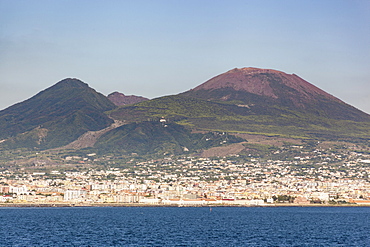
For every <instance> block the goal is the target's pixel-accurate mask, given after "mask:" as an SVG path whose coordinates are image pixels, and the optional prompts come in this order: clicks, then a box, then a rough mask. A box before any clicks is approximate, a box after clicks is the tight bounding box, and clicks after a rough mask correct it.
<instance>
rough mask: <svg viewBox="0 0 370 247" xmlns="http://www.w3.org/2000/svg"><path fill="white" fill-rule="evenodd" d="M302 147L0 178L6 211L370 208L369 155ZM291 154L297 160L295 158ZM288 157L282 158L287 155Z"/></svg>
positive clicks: (90, 157)
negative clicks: (57, 208)
mask: <svg viewBox="0 0 370 247" xmlns="http://www.w3.org/2000/svg"><path fill="white" fill-rule="evenodd" d="M305 149H306V147H304V146H290V147H289V150H287V149H285V150H284V148H280V150H273V151H271V154H270V155H269V156H266V157H264V158H262V157H260V156H259V155H252V154H249V155H246V156H240V155H231V156H225V157H213V158H205V157H192V156H179V157H167V158H164V159H163V158H162V159H157V160H154V159H152V160H148V161H141V162H133V161H129V162H127V163H129V164H128V165H126V166H121V167H120V166H114V161H112V158H109V157H99V155H97V154H96V153H89V154H86V155H84V156H82V155H81V156H65V157H63V162H64V163H65V164H68V163H71V164H73V163H76V164H88V163H94V162H95V163H96V162H102V161H104V162H105V163H106V164H110V165H109V166H105V168H104V169H102V168H97V167H95V168H93V167H90V168H89V166H86V169H83V170H73V169H70V170H68V169H66V170H64V171H61V170H56V169H55V170H45V171H43V172H41V171H37V172H35V171H33V172H30V171H27V170H23V169H19V170H2V171H1V173H0V193H1V196H0V200H1V203H2V204H3V205H5V206H6V205H21V204H32V205H41V204H44V205H67V206H68V205H72V206H78V205H82V206H83V205H99V204H100V205H103V204H109V205H114V204H117V205H122V206H124V205H153V206H155V205H169V206H211V205H214V206H217V205H220V206H221V205H226V206H227V205H235V206H269V205H270V206H272V205H363V206H364V205H369V206H370V179H369V177H370V155H369V154H368V153H366V152H365V153H360V152H356V151H351V150H346V151H345V152H344V151H343V149H340V151H338V150H334V149H331V148H329V149H318V148H314V149H312V150H310V151H309V152H308V151H306V150H305ZM293 151H294V152H293ZM282 154H284V155H282Z"/></svg>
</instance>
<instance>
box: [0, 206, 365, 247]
mask: <svg viewBox="0 0 370 247" xmlns="http://www.w3.org/2000/svg"><path fill="white" fill-rule="evenodd" d="M0 228H1V230H0V246H224V247H225V246H370V207H213V208H211V207H210V208H208V207H69V208H64V207H61V208H36V207H35V208H32V207H30V208H10V207H9V208H0Z"/></svg>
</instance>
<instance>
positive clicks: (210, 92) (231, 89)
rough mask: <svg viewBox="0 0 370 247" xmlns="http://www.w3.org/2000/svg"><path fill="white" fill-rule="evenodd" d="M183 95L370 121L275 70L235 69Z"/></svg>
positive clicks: (329, 96)
mask: <svg viewBox="0 0 370 247" xmlns="http://www.w3.org/2000/svg"><path fill="white" fill-rule="evenodd" d="M181 95H183V96H190V97H195V98H201V99H207V100H216V101H220V100H221V101H237V102H240V103H243V104H245V105H247V106H249V107H251V106H257V107H258V109H256V110H258V111H263V110H265V109H269V108H270V109H271V107H274V108H276V109H277V108H279V109H281V108H282V107H283V108H284V109H289V110H294V111H296V110H299V111H304V112H310V113H314V114H315V115H320V116H326V117H330V118H334V119H346V120H355V121H370V116H369V115H368V114H366V113H364V112H362V111H360V110H358V109H356V108H354V107H352V106H350V105H348V104H346V103H344V102H343V101H341V100H340V99H338V98H336V97H334V96H333V95H331V94H328V93H326V92H325V91H323V90H321V89H319V88H318V87H316V86H314V85H312V84H311V83H309V82H307V81H305V80H303V79H302V78H300V77H298V76H297V75H294V74H292V75H290V74H286V73H284V72H281V71H276V70H272V69H258V68H242V69H233V70H230V71H228V72H226V73H223V74H220V75H218V76H216V77H213V78H212V79H210V80H208V81H206V82H205V83H203V84H201V85H199V86H198V87H196V88H194V89H191V90H189V91H187V92H185V93H183V94H181ZM240 103H239V104H240Z"/></svg>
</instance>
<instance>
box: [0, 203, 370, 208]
mask: <svg viewBox="0 0 370 247" xmlns="http://www.w3.org/2000/svg"><path fill="white" fill-rule="evenodd" d="M66 207H70V208H72V207H81V208H84V207H86V208H87V207H191V208H217V207H243V208H244V207H245V208H255V207H259V208H261V207H266V208H268V207H370V205H364V204H339V205H338V204H284V203H276V204H264V205H232V204H215V205H177V204H142V203H0V208H66Z"/></svg>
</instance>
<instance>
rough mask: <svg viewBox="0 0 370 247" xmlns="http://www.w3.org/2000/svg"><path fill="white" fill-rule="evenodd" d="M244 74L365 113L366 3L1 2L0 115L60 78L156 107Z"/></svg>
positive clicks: (368, 90) (369, 67)
mask: <svg viewBox="0 0 370 247" xmlns="http://www.w3.org/2000/svg"><path fill="white" fill-rule="evenodd" d="M242 67H258V68H271V69H277V70H281V71H284V72H286V73H289V74H292V73H295V74H297V75H298V76H300V77H302V78H303V79H305V80H307V81H309V82H311V83H313V84H314V85H316V86H318V87H320V88H321V89H323V90H325V91H327V92H328V93H331V94H333V95H334V96H336V97H338V98H340V99H342V100H344V101H345V102H347V103H349V104H351V105H354V106H355V107H357V108H359V109H361V110H363V111H365V112H367V113H370V1H368V0H362V1H361V0H346V1H341V0H308V1H304V0H292V1H288V0H287V1H285V0H281V1H279V0H272V1H264V0H255V1H248V0H243V1H233V0H224V1H217V0H210V1H207V0H182V1H180V0H178V1H176V0H168V1H160V0H155V1H154V0H148V1H140V0H135V1H133V0H130V1H123V0H122V1H119V0H115V1H113V0H112V1H107V0H100V1H95V0H86V1H83V0H71V1H64V0H58V1H56V0H55V1H50V0H44V1H43V0H37V1H29V0H24V1H21V0H14V1H10V0H0V109H4V108H6V107H8V106H10V105H12V104H15V103H17V102H20V101H23V100H25V99H27V98H29V97H31V96H33V95H34V94H36V93H37V92H39V91H41V90H43V89H45V88H47V87H50V86H52V85H53V84H55V83H56V82H58V81H60V80H62V79H64V78H68V77H73V78H79V79H81V80H82V81H84V82H86V83H88V84H89V85H90V86H91V87H92V88H94V89H96V90H97V91H99V92H101V93H103V94H105V95H107V94H109V93H111V92H113V91H119V92H122V93H124V94H127V95H130V94H135V95H141V96H146V97H149V98H154V97H159V96H163V95H169V94H177V93H180V92H183V91H186V90H189V89H191V88H194V87H195V86H197V85H199V84H201V83H203V82H205V81H206V80H208V79H210V78H211V77H213V76H216V75H218V74H220V73H223V72H226V71H228V70H230V69H233V68H242Z"/></svg>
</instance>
